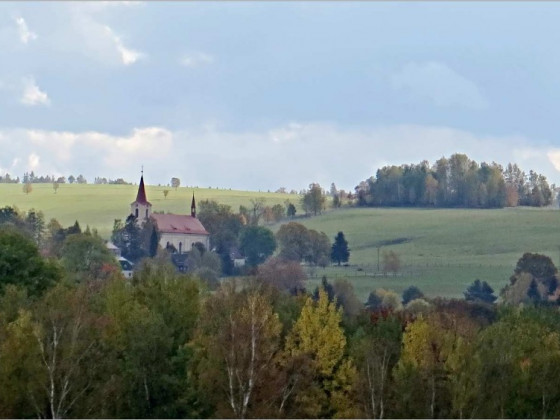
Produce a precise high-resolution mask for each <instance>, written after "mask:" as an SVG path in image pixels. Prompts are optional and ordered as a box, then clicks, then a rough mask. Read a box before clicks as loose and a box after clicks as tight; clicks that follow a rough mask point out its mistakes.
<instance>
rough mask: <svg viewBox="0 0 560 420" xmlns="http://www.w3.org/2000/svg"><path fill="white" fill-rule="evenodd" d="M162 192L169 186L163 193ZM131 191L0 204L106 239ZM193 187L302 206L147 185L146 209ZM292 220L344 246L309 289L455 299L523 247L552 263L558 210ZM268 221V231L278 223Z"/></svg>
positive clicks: (18, 193) (38, 196) (501, 273)
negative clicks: (412, 289) (325, 285)
mask: <svg viewBox="0 0 560 420" xmlns="http://www.w3.org/2000/svg"><path fill="white" fill-rule="evenodd" d="M164 189H169V190H170V192H169V195H168V197H167V199H165V198H164V196H163V190H164ZM136 191H137V186H134V185H77V184H72V185H70V184H65V185H61V186H60V188H59V190H58V193H57V194H54V192H53V189H52V186H51V185H50V184H34V185H33V191H32V192H31V193H30V194H29V195H26V194H24V193H23V192H22V186H21V184H15V185H10V184H0V207H3V206H6V205H16V206H17V207H18V208H19V209H21V210H28V209H30V208H35V209H37V210H41V211H43V212H44V213H45V216H46V219H47V220H49V219H50V218H51V217H55V218H57V219H58V220H59V221H60V222H61V223H62V224H63V225H64V226H68V225H70V224H72V223H74V221H75V220H76V219H77V220H78V221H79V222H80V224H81V225H82V227H85V226H86V225H89V226H90V227H92V228H97V229H98V231H99V233H100V234H101V235H102V236H103V237H105V238H108V237H109V235H110V232H111V229H112V226H113V221H114V219H118V218H120V219H124V218H125V217H126V216H127V215H128V214H129V205H130V203H131V202H132V201H133V200H134V199H135V197H136ZM193 191H194V193H195V196H196V199H197V200H198V201H201V200H204V199H214V200H216V201H218V202H220V203H224V204H229V205H231V206H232V208H233V210H234V211H237V210H238V208H239V205H246V206H248V205H250V201H251V199H255V198H259V197H263V198H265V200H266V204H267V205H274V204H276V203H281V204H283V203H284V201H285V200H287V199H289V200H291V202H292V203H294V204H296V206H298V214H299V213H301V209H300V208H299V196H296V195H289V194H275V193H263V192H246V191H232V190H216V189H203V188H195V189H193V188H189V187H186V188H185V187H180V188H179V189H178V190H177V191H175V190H174V189H173V188H168V187H158V186H147V187H146V193H147V195H148V200H149V201H150V202H151V203H152V205H153V210H154V211H169V212H176V213H184V214H188V213H189V212H190V200H191V197H192V193H193ZM297 221H298V222H300V223H303V224H304V225H306V226H307V227H308V228H312V229H316V230H318V231H322V232H325V233H326V234H327V235H328V236H329V238H331V240H332V239H334V236H335V235H336V233H337V232H338V231H343V232H344V234H345V236H346V239H347V240H348V242H349V246H350V248H351V256H350V264H349V266H348V267H328V268H326V269H320V268H315V269H311V268H309V273H310V275H311V279H310V280H309V285H308V287H309V288H313V287H315V285H317V284H318V283H319V282H320V279H321V276H322V275H324V274H326V275H327V276H328V277H329V279H335V278H337V277H338V278H342V277H344V278H348V279H349V280H350V281H352V283H353V284H354V287H355V290H356V292H357V294H358V296H359V297H360V298H362V299H366V298H367V296H368V294H369V292H370V291H372V290H374V289H376V288H380V287H384V288H390V289H393V290H395V291H397V292H401V291H402V290H403V289H405V288H406V287H408V286H410V285H413V284H414V285H416V286H418V287H419V288H420V289H421V290H422V291H424V292H425V293H426V294H427V295H430V296H438V295H439V296H449V297H461V296H462V292H463V291H464V290H465V289H466V287H467V286H468V285H469V284H470V283H471V282H472V281H473V280H475V279H476V278H479V279H481V280H486V281H487V282H488V283H489V284H490V285H491V286H492V287H493V288H494V289H495V290H496V291H497V292H498V291H499V290H500V289H501V288H502V287H503V286H505V285H506V284H507V281H508V278H509V276H510V275H511V273H512V272H513V269H514V267H515V263H516V262H517V260H518V259H519V257H521V255H522V254H523V253H524V252H538V253H543V254H546V255H548V256H550V257H551V258H552V259H553V261H554V262H555V264H557V265H560V264H559V257H560V211H558V210H553V209H533V208H508V209H498V210H466V209H433V210H428V209H341V210H335V211H328V212H326V213H325V214H323V215H321V216H318V217H310V218H298V219H297ZM270 227H271V228H272V229H273V230H277V229H278V227H279V225H273V226H270ZM378 248H379V255H380V256H381V260H382V255H383V252H384V251H388V250H393V251H395V252H396V253H397V254H398V255H399V256H400V258H401V261H402V269H401V271H400V272H399V273H398V274H397V275H396V276H392V275H388V276H386V277H385V276H383V274H382V273H380V272H379V271H378V269H377V263H378Z"/></svg>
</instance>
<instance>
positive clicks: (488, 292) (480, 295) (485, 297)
mask: <svg viewBox="0 0 560 420" xmlns="http://www.w3.org/2000/svg"><path fill="white" fill-rule="evenodd" d="M464 295H465V300H467V301H480V302H485V303H494V301H495V300H496V299H497V298H496V296H494V289H492V288H491V287H490V286H489V285H488V283H486V282H485V281H483V282H481V281H480V280H479V279H476V280H475V281H474V282H473V283H472V284H471V285H470V286H469V287H468V288H467V290H466V291H465V292H464Z"/></svg>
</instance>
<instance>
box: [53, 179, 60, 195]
mask: <svg viewBox="0 0 560 420" xmlns="http://www.w3.org/2000/svg"><path fill="white" fill-rule="evenodd" d="M59 186H60V184H59V183H58V182H57V181H54V182H53V183H52V187H53V190H54V193H55V194H56V193H57V192H58V187H59Z"/></svg>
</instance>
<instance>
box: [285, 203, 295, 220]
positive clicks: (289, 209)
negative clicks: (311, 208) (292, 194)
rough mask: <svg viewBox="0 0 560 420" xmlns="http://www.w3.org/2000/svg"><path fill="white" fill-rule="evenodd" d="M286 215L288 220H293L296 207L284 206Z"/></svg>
mask: <svg viewBox="0 0 560 420" xmlns="http://www.w3.org/2000/svg"><path fill="white" fill-rule="evenodd" d="M286 214H287V215H288V217H289V218H290V219H293V218H294V217H295V216H296V206H294V205H293V204H292V203H288V204H286Z"/></svg>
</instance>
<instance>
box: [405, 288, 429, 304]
mask: <svg viewBox="0 0 560 420" xmlns="http://www.w3.org/2000/svg"><path fill="white" fill-rule="evenodd" d="M423 297H424V293H422V291H421V290H420V289H419V288H418V287H416V286H410V287H408V288H407V289H405V290H404V291H403V293H402V304H403V305H406V304H407V303H408V302H410V301H412V300H414V299H420V298H423Z"/></svg>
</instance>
